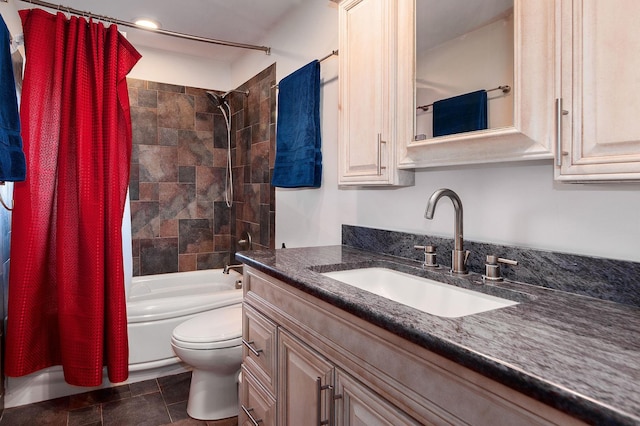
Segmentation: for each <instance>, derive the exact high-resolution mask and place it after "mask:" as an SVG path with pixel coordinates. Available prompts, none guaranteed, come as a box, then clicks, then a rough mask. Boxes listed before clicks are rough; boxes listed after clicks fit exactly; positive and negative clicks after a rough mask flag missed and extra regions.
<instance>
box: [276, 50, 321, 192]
mask: <svg viewBox="0 0 640 426" xmlns="http://www.w3.org/2000/svg"><path fill="white" fill-rule="evenodd" d="M321 148H322V144H321V139H320V63H319V62H318V61H317V60H315V61H313V62H311V63H309V64H307V65H305V66H304V67H302V68H300V69H299V70H297V71H294V72H293V73H292V74H290V75H288V76H287V77H285V78H283V79H282V80H281V81H280V83H278V123H277V128H276V159H275V165H274V169H273V177H272V179H271V184H272V185H273V186H278V187H281V188H304V187H311V188H319V187H320V183H321V181H322V150H321Z"/></svg>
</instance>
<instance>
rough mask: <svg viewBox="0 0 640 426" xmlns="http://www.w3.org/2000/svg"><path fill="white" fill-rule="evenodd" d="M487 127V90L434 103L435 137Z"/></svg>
mask: <svg viewBox="0 0 640 426" xmlns="http://www.w3.org/2000/svg"><path fill="white" fill-rule="evenodd" d="M486 128H487V91H486V90H478V91H477V92H471V93H467V94H466V95H460V96H455V97H453V98H448V99H443V100H440V101H436V102H434V103H433V136H434V137H436V136H444V135H451V134H453V133H462V132H471V131H473V130H482V129H486Z"/></svg>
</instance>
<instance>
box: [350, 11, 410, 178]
mask: <svg viewBox="0 0 640 426" xmlns="http://www.w3.org/2000/svg"><path fill="white" fill-rule="evenodd" d="M397 3H398V2H397V0H344V1H342V2H340V3H339V6H338V7H339V49H340V55H339V64H340V65H339V68H340V79H339V98H340V101H339V107H338V109H339V133H338V141H339V142H338V145H339V147H338V164H339V178H338V184H339V185H354V186H360V185H367V186H394V185H397V186H407V185H413V183H414V176H413V172H412V171H408V170H399V169H398V168H397V158H396V141H397V135H396V128H397V127H396V126H397V125H396V120H395V117H396V105H397V103H398V99H397V96H396V92H397V78H396V75H397V72H396V67H397V66H398V57H397V55H398V48H397V42H398V5H397Z"/></svg>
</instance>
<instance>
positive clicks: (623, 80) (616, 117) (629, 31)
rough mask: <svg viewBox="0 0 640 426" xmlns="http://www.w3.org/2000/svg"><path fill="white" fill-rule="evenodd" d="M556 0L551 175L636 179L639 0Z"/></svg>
mask: <svg viewBox="0 0 640 426" xmlns="http://www.w3.org/2000/svg"><path fill="white" fill-rule="evenodd" d="M559 5H560V8H561V10H560V13H559V16H560V17H561V20H560V22H559V23H560V25H559V29H558V34H559V37H558V40H559V49H558V51H559V52H560V57H559V58H558V59H559V62H560V65H561V66H560V74H561V78H560V96H559V100H558V101H557V102H556V115H557V117H558V122H559V124H560V126H559V129H558V142H559V147H558V153H556V179H558V180H566V181H612V180H613V181H622V180H640V119H639V117H640V78H639V77H638V76H639V74H638V72H639V71H638V70H639V69H640V25H638V17H640V1H637V0H562V1H560V2H559ZM563 112H564V113H563Z"/></svg>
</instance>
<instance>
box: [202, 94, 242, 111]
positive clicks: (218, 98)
mask: <svg viewBox="0 0 640 426" xmlns="http://www.w3.org/2000/svg"><path fill="white" fill-rule="evenodd" d="M231 93H242V94H243V95H245V96H249V91H248V90H229V91H228V92H225V93H223V94H222V95H220V94H218V93H215V92H212V91H210V90H207V92H206V94H207V97H208V98H209V100H210V101H211V102H212V103H213V105H214V106H216V107H218V108H219V107H221V106H222V105H224V104H226V103H227V96H229V95H230V94H231Z"/></svg>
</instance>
